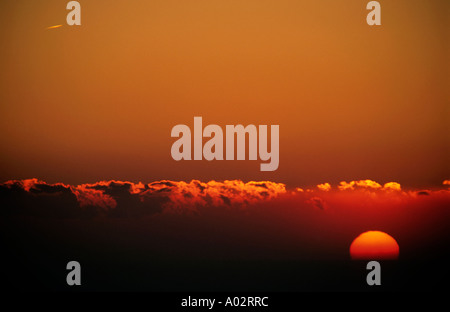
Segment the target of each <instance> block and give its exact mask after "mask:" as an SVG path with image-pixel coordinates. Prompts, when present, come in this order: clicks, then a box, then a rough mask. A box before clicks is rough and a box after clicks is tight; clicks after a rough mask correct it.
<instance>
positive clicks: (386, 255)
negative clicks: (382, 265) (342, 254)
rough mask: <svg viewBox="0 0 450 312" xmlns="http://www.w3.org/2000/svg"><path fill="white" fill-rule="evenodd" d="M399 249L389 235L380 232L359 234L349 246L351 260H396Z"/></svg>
mask: <svg viewBox="0 0 450 312" xmlns="http://www.w3.org/2000/svg"><path fill="white" fill-rule="evenodd" d="M398 254H399V247H398V244H397V241H396V240H395V239H394V238H393V237H392V236H390V235H388V234H386V233H384V232H380V231H368V232H364V233H362V234H360V235H359V236H358V237H357V238H355V239H354V240H353V242H352V244H351V245H350V256H351V257H352V259H353V260H363V259H365V260H375V259H397V258H398Z"/></svg>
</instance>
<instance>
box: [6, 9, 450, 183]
mask: <svg viewBox="0 0 450 312" xmlns="http://www.w3.org/2000/svg"><path fill="white" fill-rule="evenodd" d="M63 2H64V1H63ZM63 2H61V1H56V0H55V1H39V2H38V1H18V0H14V1H13V0H2V1H1V2H0V26H1V27H0V43H1V45H0V46H1V48H0V68H1V71H0V131H1V132H2V135H1V137H0V147H1V153H0V180H2V181H5V180H8V179H23V178H31V177H36V178H40V179H44V180H46V181H48V182H64V183H72V184H76V183H86V182H95V181H98V180H105V179H122V180H130V181H144V182H149V181H153V180H158V179H172V180H189V179H193V178H195V179H200V180H206V181H207V180H211V179H215V180H223V179H236V178H237V179H242V180H271V181H279V182H283V183H286V184H287V185H305V184H311V185H315V184H317V183H322V182H324V181H329V182H332V183H333V182H334V183H337V182H339V181H342V180H359V179H365V178H371V179H374V180H376V181H380V182H382V183H385V182H389V181H398V182H400V183H401V184H402V185H411V186H416V185H417V186H419V185H440V184H441V183H442V180H444V179H446V178H448V177H449V174H450V173H449V168H448V164H447V163H448V159H449V155H448V143H449V137H448V134H447V133H448V126H447V125H448V105H449V99H450V96H449V91H448V90H450V88H449V85H450V81H449V70H450V66H449V59H448V55H449V54H450V53H449V51H448V38H449V34H448V31H447V30H448V29H450V27H449V25H448V14H449V2H448V1H446V0H442V1H438V0H436V1H426V0H420V1H419V0H417V1H380V3H381V6H382V26H381V27H377V28H376V27H369V26H368V25H367V24H366V22H365V16H366V14H367V11H366V9H365V6H366V3H367V2H368V1H365V0H364V1H362V0H353V1H347V0H346V1H335V0H333V1H331V0H328V1H325V0H324V1H312V0H311V1H299V0H296V1H294V0H292V1H287V0H279V1H273V0H270V1H268V0H253V1H251V0H246V1H243V0H239V1H238V0H234V1H222V0H220V1H218V0H213V1H211V0H204V1H198V0H192V1H171V0H158V1H155V0H152V1H124V0H117V1H113V2H111V1H95V2H93V1H80V3H81V10H82V18H81V19H82V25H81V26H79V27H78V26H72V27H70V26H68V25H67V24H66V22H65V19H66V14H67V12H68V11H66V9H65V5H66V3H65V2H64V3H63ZM60 24H61V25H63V26H62V27H59V28H55V29H47V27H49V26H53V25H60ZM194 116H202V117H203V122H204V125H206V124H211V123H214V124H219V125H221V126H223V127H224V126H225V125H226V124H239V123H242V124H244V125H246V124H250V123H253V124H256V125H259V124H279V125H280V166H279V169H278V170H277V171H274V172H260V171H259V164H260V161H259V160H258V161H252V162H247V161H213V162H207V161H181V162H175V161H174V160H173V159H172V158H171V156H170V147H171V144H172V143H173V142H174V139H173V138H171V137H170V130H171V128H172V127H173V126H175V125H176V124H181V123H182V124H188V125H190V126H192V125H193V117H194Z"/></svg>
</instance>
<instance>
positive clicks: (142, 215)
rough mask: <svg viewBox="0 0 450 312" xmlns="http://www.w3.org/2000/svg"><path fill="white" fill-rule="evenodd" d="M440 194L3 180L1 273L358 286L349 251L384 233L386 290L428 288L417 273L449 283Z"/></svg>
mask: <svg viewBox="0 0 450 312" xmlns="http://www.w3.org/2000/svg"><path fill="white" fill-rule="evenodd" d="M446 187H447V186H445V187H444V188H443V189H440V190H436V189H434V190H402V188H401V187H400V185H398V184H395V183H390V184H389V183H387V184H385V185H384V186H382V185H380V184H378V183H376V182H374V181H370V180H364V181H352V182H349V183H344V182H343V183H341V184H340V185H338V186H333V187H332V186H329V185H325V184H322V185H319V186H318V187H314V188H310V189H300V188H297V189H295V190H289V189H286V188H285V186H284V185H283V184H281V183H274V182H269V181H263V182H248V183H244V182H242V181H236V180H233V181H224V182H216V181H211V182H208V183H203V182H200V181H195V180H194V181H191V182H183V181H157V182H153V183H149V184H143V183H132V182H122V181H103V182H98V183H94V184H83V185H78V186H71V185H65V184H61V183H58V184H48V183H45V182H43V181H39V180H36V179H30V180H20V181H8V182H5V183H3V184H1V185H0V203H1V211H0V216H1V239H2V245H3V247H4V251H5V253H4V256H3V258H2V270H3V271H2V273H3V274H4V276H6V279H7V280H9V281H10V285H11V287H12V288H13V289H15V288H18V289H35V288H36V287H42V289H62V290H64V289H66V288H65V287H66V285H65V274H66V271H65V264H66V263H67V262H68V261H70V260H77V261H80V263H82V267H83V272H84V275H83V276H84V281H85V284H84V285H83V286H82V287H84V288H83V289H86V290H153V291H160V290H317V289H318V290H330V289H331V290H334V289H355V288H356V289H360V287H364V283H361V281H360V279H361V276H362V277H363V279H362V280H364V277H365V274H366V273H365V267H364V263H359V262H355V261H353V262H352V261H350V260H349V259H350V257H349V253H348V249H349V246H350V244H351V242H352V240H353V239H354V238H355V237H356V236H358V235H359V234H360V233H362V232H365V231H368V230H380V231H384V232H386V233H388V234H390V235H391V236H393V237H394V238H395V239H396V240H397V242H398V244H399V246H400V260H399V261H394V262H388V263H387V264H386V265H385V271H386V276H385V281H386V283H385V285H386V286H385V287H391V289H404V288H411V287H419V288H421V287H425V286H423V285H422V286H420V285H419V286H417V283H416V284H414V283H412V280H411V279H412V277H411V276H410V274H409V273H408V272H409V271H410V270H413V271H414V272H415V273H414V274H415V275H416V276H419V277H418V278H419V279H420V280H421V281H422V282H424V283H425V282H427V283H428V284H430V283H431V284H433V285H434V286H433V285H431V286H430V287H431V288H433V287H437V286H436V285H438V282H440V281H441V280H444V278H446V276H448V269H445V268H446V265H443V266H439V263H441V262H445V261H447V260H448V259H449V258H448V257H447V248H448V247H447V246H448V241H449V238H450V235H449V230H448V225H449V220H450V219H449V207H450V192H449V190H448V189H446ZM405 263H406V264H405ZM411 263H413V264H411ZM390 270H391V271H390ZM442 270H443V271H442ZM389 272H391V273H392V274H391V275H389ZM361 274H362V275H361ZM399 274H400V276H399ZM27 281H32V282H27ZM413 285H416V286H413ZM424 285H425V284H424Z"/></svg>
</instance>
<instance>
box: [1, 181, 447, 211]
mask: <svg viewBox="0 0 450 312" xmlns="http://www.w3.org/2000/svg"><path fill="white" fill-rule="evenodd" d="M449 186H450V180H445V181H443V187H442V189H439V190H420V191H417V190H402V187H401V185H400V184H399V183H396V182H389V183H385V184H384V185H382V184H379V183H377V182H375V181H373V180H368V179H367V180H359V181H350V182H346V181H342V182H340V183H339V184H338V185H335V186H332V185H331V184H330V183H322V184H319V185H317V186H316V187H314V188H305V189H303V188H299V187H297V188H294V189H287V188H286V185H285V184H283V183H276V182H271V181H258V182H256V181H250V182H246V183H245V182H243V181H240V180H225V181H222V182H218V181H209V182H201V181H198V180H192V181H190V182H185V181H170V180H161V181H155V182H151V183H148V184H144V183H142V182H139V183H133V182H129V181H116V180H110V181H100V182H96V183H86V184H80V185H67V184H63V183H55V184H49V183H46V182H45V181H41V180H38V179H35V178H33V179H25V180H10V181H7V182H4V183H2V184H0V200H1V201H2V202H3V203H2V206H7V207H8V208H7V210H8V211H9V212H12V213H14V212H15V210H19V211H20V210H24V209H25V210H26V209H27V207H26V206H27V205H28V206H29V205H35V204H36V205H37V204H39V203H40V204H41V206H42V205H45V206H50V207H52V206H58V205H64V206H65V208H64V209H72V210H76V209H77V208H78V209H81V210H83V209H87V210H89V209H90V210H95V211H96V212H102V211H103V212H108V211H114V210H117V211H118V212H119V213H120V212H121V211H122V210H123V209H128V208H127V207H133V209H134V213H137V214H142V213H144V214H145V213H150V214H153V213H158V212H174V211H178V212H184V211H195V210H196V209H197V208H198V207H207V206H215V207H219V206H225V207H226V206H233V207H235V206H239V207H246V206H248V205H252V204H257V203H260V202H267V201H270V200H272V199H275V198H288V199H291V198H295V201H296V202H301V203H302V205H306V206H310V207H314V208H318V209H321V210H324V209H326V208H327V207H329V205H330V203H331V204H332V203H333V202H335V201H336V199H339V198H341V197H342V196H345V197H346V198H349V197H351V198H354V199H356V200H360V199H361V198H366V199H369V200H371V201H380V200H382V201H386V200H387V201H390V202H398V201H405V200H409V201H410V200H414V199H415V198H418V197H422V196H432V197H437V198H439V199H441V200H444V201H445V202H446V201H448V200H449V198H450V187H449ZM331 197H332V198H331ZM119 206H120V207H119ZM67 207H69V208H67ZM121 209H122V210H121ZM61 211H62V210H61ZM122 212H123V211H122ZM72 213H73V212H72ZM127 213H128V212H127ZM132 214H133V213H132Z"/></svg>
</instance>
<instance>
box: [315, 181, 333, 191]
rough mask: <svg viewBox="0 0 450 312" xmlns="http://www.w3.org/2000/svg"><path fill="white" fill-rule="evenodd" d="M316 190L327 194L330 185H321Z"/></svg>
mask: <svg viewBox="0 0 450 312" xmlns="http://www.w3.org/2000/svg"><path fill="white" fill-rule="evenodd" d="M317 188H318V189H319V190H321V191H325V192H328V191H329V190H331V185H330V183H322V184H319V185H317Z"/></svg>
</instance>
